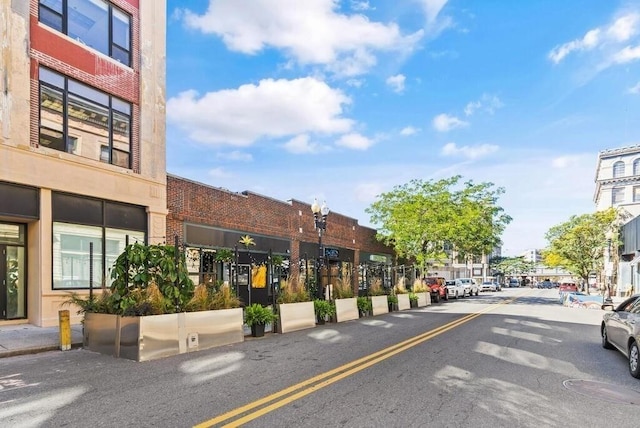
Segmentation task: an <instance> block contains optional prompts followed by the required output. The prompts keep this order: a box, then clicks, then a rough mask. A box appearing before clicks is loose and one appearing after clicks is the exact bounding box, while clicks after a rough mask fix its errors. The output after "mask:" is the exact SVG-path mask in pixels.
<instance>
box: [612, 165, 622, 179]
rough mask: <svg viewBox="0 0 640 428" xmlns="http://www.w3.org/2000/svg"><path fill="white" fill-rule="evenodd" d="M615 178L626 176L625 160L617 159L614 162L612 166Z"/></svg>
mask: <svg viewBox="0 0 640 428" xmlns="http://www.w3.org/2000/svg"><path fill="white" fill-rule="evenodd" d="M611 169H612V174H613V178H620V177H624V174H625V164H624V162H623V161H617V162H614V163H613V166H612V167H611Z"/></svg>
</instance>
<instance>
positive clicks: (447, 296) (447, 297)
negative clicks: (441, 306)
mask: <svg viewBox="0 0 640 428" xmlns="http://www.w3.org/2000/svg"><path fill="white" fill-rule="evenodd" d="M448 300H449V293H446V294H445V295H444V301H445V302H446V301H448Z"/></svg>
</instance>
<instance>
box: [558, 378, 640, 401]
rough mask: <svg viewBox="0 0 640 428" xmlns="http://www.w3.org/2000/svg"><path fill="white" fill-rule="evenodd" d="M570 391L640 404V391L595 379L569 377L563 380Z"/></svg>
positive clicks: (601, 398) (598, 397) (608, 399)
mask: <svg viewBox="0 0 640 428" xmlns="http://www.w3.org/2000/svg"><path fill="white" fill-rule="evenodd" d="M562 384H563V385H564V387H565V388H567V389H568V390H569V391H574V392H577V393H578V394H582V395H587V396H589V397H593V398H597V399H599V400H606V401H609V402H612V403H621V404H640V392H638V391H635V390H633V389H629V388H625V387H624V386H620V385H612V384H610V383H604V382H597V381H594V380H582V379H569V380H565V381H564V382H562Z"/></svg>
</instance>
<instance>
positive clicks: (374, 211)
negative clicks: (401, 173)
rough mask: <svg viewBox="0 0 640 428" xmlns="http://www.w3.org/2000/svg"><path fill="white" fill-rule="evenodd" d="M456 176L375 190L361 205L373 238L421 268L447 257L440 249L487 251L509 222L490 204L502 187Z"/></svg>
mask: <svg viewBox="0 0 640 428" xmlns="http://www.w3.org/2000/svg"><path fill="white" fill-rule="evenodd" d="M460 180H461V176H459V175H457V176H454V177H451V178H446V179H441V180H438V181H433V180H428V181H423V180H417V179H416V180H411V181H410V182H409V183H407V184H403V185H399V186H395V187H394V188H393V189H392V190H391V191H389V192H386V193H382V194H381V195H378V200H377V201H375V202H374V203H373V204H372V205H371V206H370V207H369V208H367V209H366V212H367V213H368V214H370V216H371V222H372V223H373V224H375V225H378V226H379V227H378V233H377V235H376V237H377V239H378V240H379V241H381V242H384V243H385V244H386V245H389V246H393V247H394V249H395V251H396V253H397V254H398V256H399V257H403V258H407V259H413V260H415V261H416V262H417V263H418V264H419V265H420V266H421V267H422V269H423V271H424V269H425V268H426V265H427V263H429V262H434V261H436V262H437V261H441V260H443V259H445V258H446V257H447V254H446V251H445V248H450V247H453V248H454V249H456V250H457V251H458V252H459V253H460V254H461V255H463V256H468V255H473V254H477V255H479V254H483V253H485V254H486V253H488V252H490V251H491V250H492V249H493V248H494V247H495V246H497V245H499V243H500V234H501V233H502V231H503V230H504V227H505V226H506V224H507V223H508V222H509V221H511V218H510V217H509V216H506V215H504V214H503V210H502V208H500V207H499V206H497V205H496V203H497V199H498V196H499V195H500V194H502V193H503V192H504V190H503V189H501V188H498V189H493V184H492V183H481V184H474V183H473V182H471V181H468V182H465V183H463V184H460Z"/></svg>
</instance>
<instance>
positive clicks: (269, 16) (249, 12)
mask: <svg viewBox="0 0 640 428" xmlns="http://www.w3.org/2000/svg"><path fill="white" fill-rule="evenodd" d="M360 3H363V2H360ZM364 3H366V2H364ZM338 9H339V2H337V1H335V0H305V1H300V0H209V7H208V9H207V11H206V12H205V13H204V14H203V15H198V14H196V13H194V12H192V11H190V10H185V11H184V12H183V16H184V22H185V24H186V25H187V26H188V27H190V28H195V29H197V30H200V31H202V32H203V33H210V34H215V35H217V36H219V37H221V38H222V40H223V42H224V43H225V45H226V46H227V48H229V49H230V50H233V51H237V52H242V53H245V54H256V53H258V52H259V51H261V50H263V49H265V48H275V49H280V50H282V51H283V53H284V54H285V55H286V56H287V57H288V58H290V59H293V60H295V61H296V62H297V63H299V64H302V65H309V64H312V65H323V66H327V68H328V69H329V70H331V71H333V72H335V73H338V74H341V75H345V76H353V75H356V74H360V73H363V72H364V71H366V70H367V69H368V68H370V67H371V66H373V65H375V64H376V57H375V54H374V53H375V52H380V51H387V52H396V53H397V52H400V53H406V52H411V51H412V50H413V48H414V47H415V45H416V43H417V42H419V41H420V39H421V38H422V37H423V35H424V31H423V30H419V31H417V32H415V33H413V34H409V35H403V34H401V32H400V29H399V27H398V25H397V24H396V23H388V24H387V23H382V22H375V21H370V20H369V18H367V17H366V16H364V15H361V14H353V15H346V14H343V13H340V12H339V11H338ZM342 63H346V65H344V64H342Z"/></svg>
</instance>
